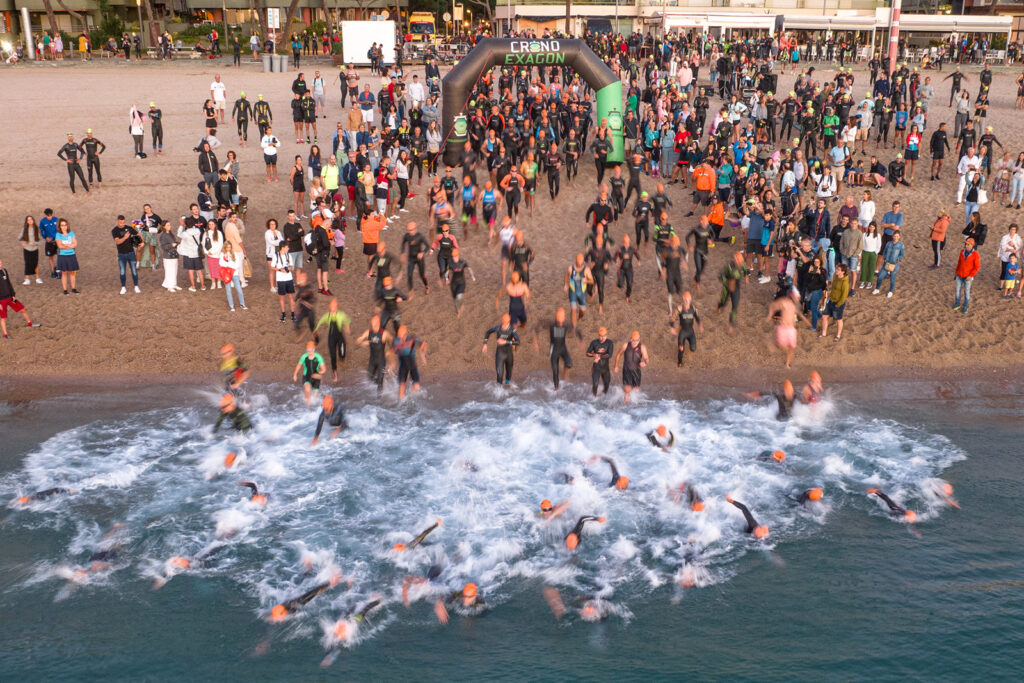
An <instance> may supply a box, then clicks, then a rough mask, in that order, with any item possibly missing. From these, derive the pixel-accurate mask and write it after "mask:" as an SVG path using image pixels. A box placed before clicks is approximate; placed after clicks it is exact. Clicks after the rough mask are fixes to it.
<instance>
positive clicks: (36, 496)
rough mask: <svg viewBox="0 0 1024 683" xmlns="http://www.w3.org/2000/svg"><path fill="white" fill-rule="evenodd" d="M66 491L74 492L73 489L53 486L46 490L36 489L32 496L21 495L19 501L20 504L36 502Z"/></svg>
mask: <svg viewBox="0 0 1024 683" xmlns="http://www.w3.org/2000/svg"><path fill="white" fill-rule="evenodd" d="M65 493H72V491H71V489H62V488H52V489H46V490H44V491H36V492H35V493H33V494H32V495H30V496H21V497H20V498H18V500H17V501H15V502H17V503H18V504H19V505H28V504H29V503H35V502H37V501H40V500H46V499H47V498H51V497H53V496H58V495H64V494H65Z"/></svg>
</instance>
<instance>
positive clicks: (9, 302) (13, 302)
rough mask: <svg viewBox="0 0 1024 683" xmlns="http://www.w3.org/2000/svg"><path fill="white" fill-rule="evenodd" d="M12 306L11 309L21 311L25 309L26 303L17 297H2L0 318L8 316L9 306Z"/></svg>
mask: <svg viewBox="0 0 1024 683" xmlns="http://www.w3.org/2000/svg"><path fill="white" fill-rule="evenodd" d="M8 306H10V307H11V310H12V311H14V312H15V313H21V312H22V311H24V310H25V304H23V303H21V302H20V301H18V300H17V299H14V298H11V299H0V318H6V317H7V307H8Z"/></svg>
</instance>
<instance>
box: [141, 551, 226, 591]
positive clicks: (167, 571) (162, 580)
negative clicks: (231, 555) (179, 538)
mask: <svg viewBox="0 0 1024 683" xmlns="http://www.w3.org/2000/svg"><path fill="white" fill-rule="evenodd" d="M227 547H228V546H227V545H223V544H221V545H215V546H213V547H209V548H207V549H206V550H203V551H202V552H200V553H199V554H198V555H195V556H193V557H192V558H191V559H190V558H188V557H185V556H183V555H175V556H174V557H172V558H170V559H169V560H167V561H166V562H164V573H163V575H162V576H159V577H157V579H156V581H154V582H153V590H158V589H160V588H162V587H163V586H164V584H166V583H167V582H168V581H170V580H171V579H172V578H173V577H174V575H175V574H178V573H180V572H183V571H185V570H186V569H203V568H206V567H210V566H212V565H213V561H212V560H211V559H210V558H212V557H213V556H214V555H216V554H217V553H219V552H220V551H222V550H224V549H225V548H227Z"/></svg>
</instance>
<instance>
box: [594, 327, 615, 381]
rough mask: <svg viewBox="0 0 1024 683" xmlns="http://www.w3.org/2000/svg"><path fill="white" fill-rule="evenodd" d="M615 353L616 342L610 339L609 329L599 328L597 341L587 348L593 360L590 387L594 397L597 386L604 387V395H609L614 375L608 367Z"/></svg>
mask: <svg viewBox="0 0 1024 683" xmlns="http://www.w3.org/2000/svg"><path fill="white" fill-rule="evenodd" d="M614 351H615V342H613V341H612V340H611V339H609V338H608V328H606V327H599V328H598V330H597V339H594V340H592V341H591V342H590V345H589V346H588V347H587V355H588V356H589V357H590V358H592V359H593V365H592V366H591V368H590V385H591V390H592V392H593V394H594V396H597V385H598V383H602V384H603V385H604V393H606V394H607V393H608V385H609V384H610V383H611V379H612V373H611V369H610V368H609V367H608V365H609V362H610V361H611V357H612V353H613V352H614Z"/></svg>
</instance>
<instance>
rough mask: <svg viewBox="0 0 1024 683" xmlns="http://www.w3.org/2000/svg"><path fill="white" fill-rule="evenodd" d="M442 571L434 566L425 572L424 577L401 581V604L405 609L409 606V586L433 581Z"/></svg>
mask: <svg viewBox="0 0 1024 683" xmlns="http://www.w3.org/2000/svg"><path fill="white" fill-rule="evenodd" d="M442 571H444V570H443V569H442V568H441V565H439V564H434V565H431V566H430V569H428V570H427V575H426V576H406V577H405V579H404V580H403V581H402V604H403V605H405V606H406V607H408V606H409V588H410V587H411V586H415V585H419V584H423V583H428V582H430V581H434V580H435V579H437V578H438V577H440V576H441V572H442Z"/></svg>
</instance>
